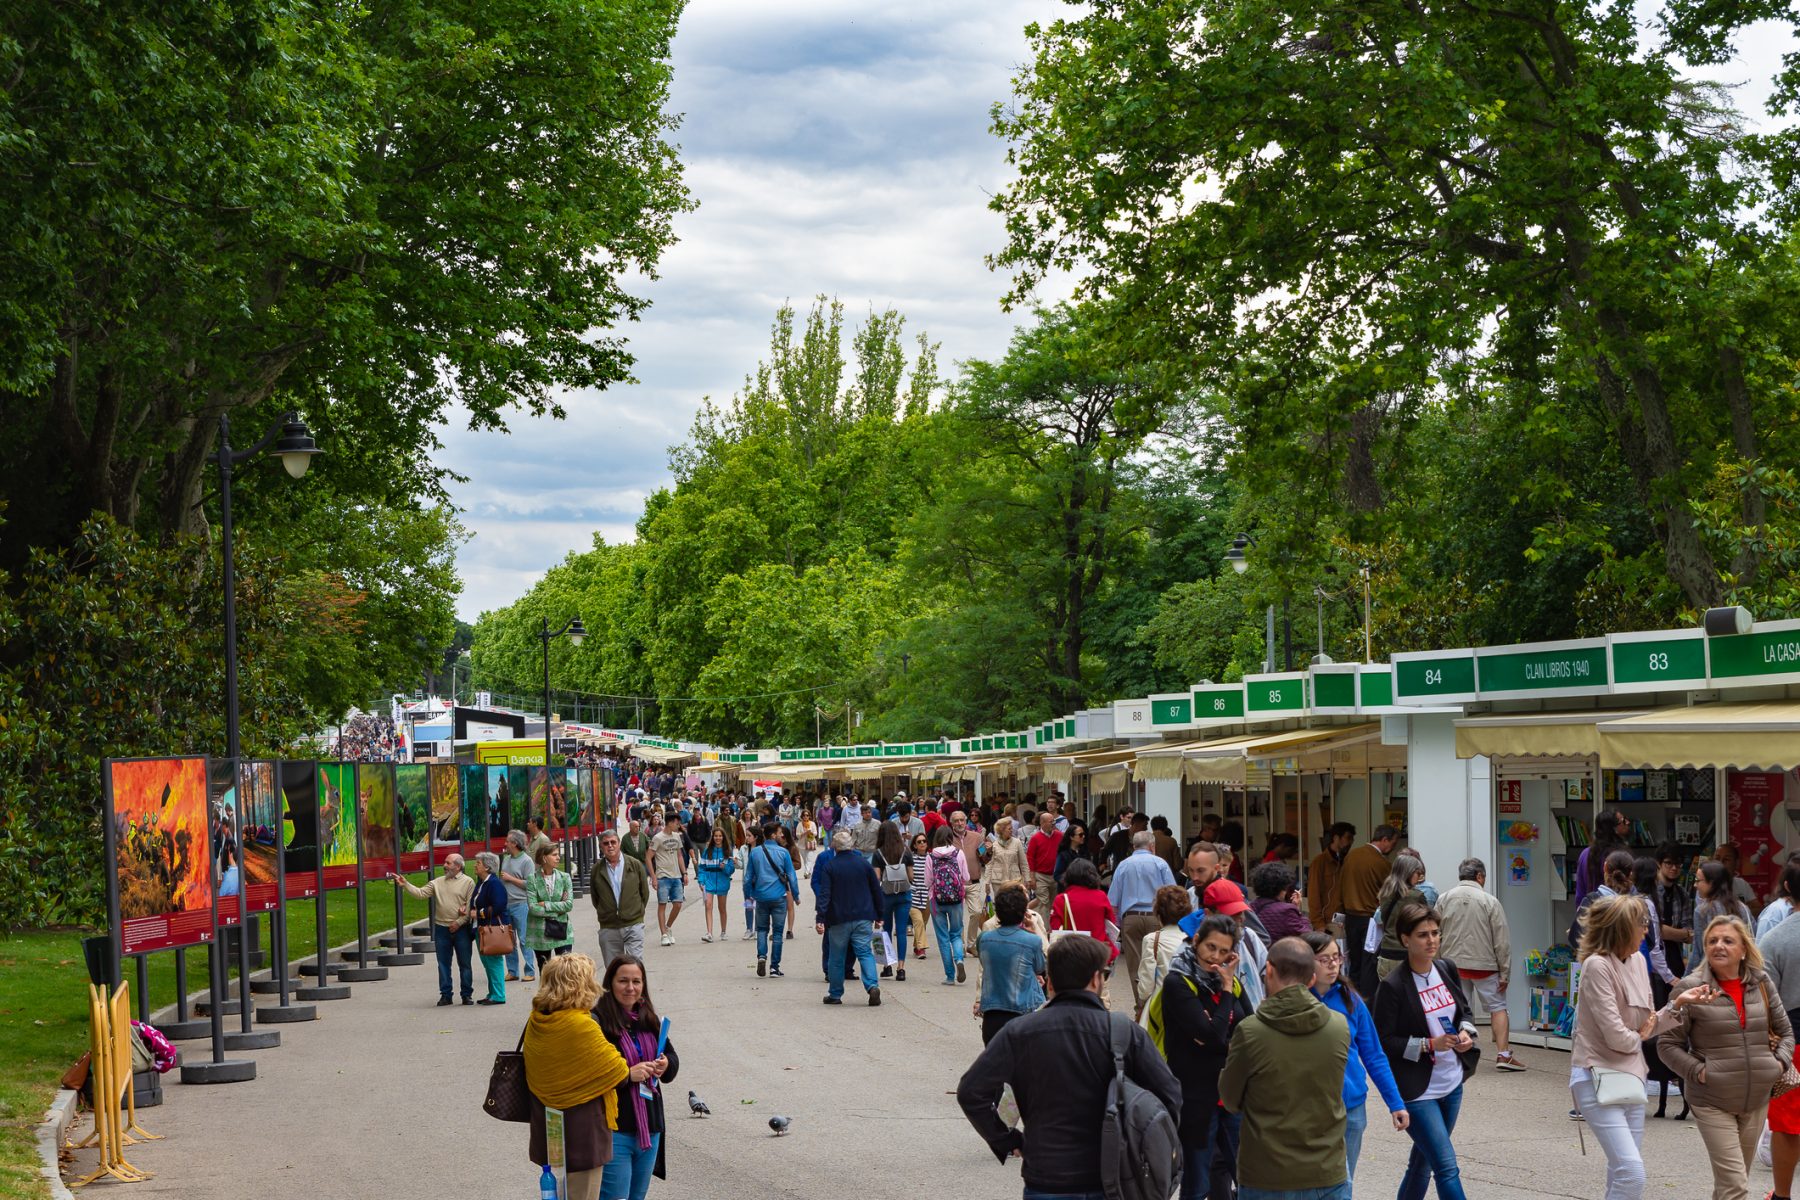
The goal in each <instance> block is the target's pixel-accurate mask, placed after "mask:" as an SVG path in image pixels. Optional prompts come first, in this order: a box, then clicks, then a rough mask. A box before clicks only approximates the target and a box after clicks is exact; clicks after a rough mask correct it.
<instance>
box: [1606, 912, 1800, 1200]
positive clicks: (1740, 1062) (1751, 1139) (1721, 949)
mask: <svg viewBox="0 0 1800 1200" xmlns="http://www.w3.org/2000/svg"><path fill="white" fill-rule="evenodd" d="M1700 954H1701V959H1700V964H1699V966H1698V967H1696V968H1695V969H1694V970H1693V971H1691V972H1690V973H1689V974H1688V976H1687V978H1685V979H1683V980H1682V981H1681V982H1680V983H1678V984H1676V985H1675V988H1676V990H1677V991H1679V992H1688V991H1692V990H1699V991H1700V992H1701V997H1700V998H1699V999H1697V1000H1695V1001H1694V1002H1692V1003H1689V1004H1686V1005H1683V1006H1682V1008H1681V1011H1680V1013H1679V1014H1678V1017H1677V1020H1676V1022H1675V1025H1674V1027H1673V1028H1671V1029H1669V1030H1668V1031H1667V1032H1666V1033H1664V1034H1663V1035H1662V1036H1661V1037H1660V1038H1658V1039H1657V1042H1656V1052H1657V1053H1658V1054H1659V1055H1661V1057H1662V1060H1663V1062H1665V1063H1667V1064H1668V1065H1669V1068H1670V1069H1671V1070H1672V1071H1674V1072H1675V1073H1676V1074H1677V1075H1679V1076H1681V1094H1682V1096H1683V1098H1685V1099H1686V1100H1687V1101H1688V1103H1689V1104H1690V1105H1691V1106H1692V1107H1693V1110H1694V1124H1695V1125H1697V1126H1699V1127H1700V1140H1701V1141H1702V1142H1704V1143H1705V1145H1706V1157H1707V1159H1708V1161H1709V1162H1710V1163H1711V1165H1712V1172H1713V1191H1712V1194H1713V1200H1744V1197H1746V1196H1748V1195H1749V1187H1750V1162H1751V1160H1752V1159H1753V1158H1754V1157H1755V1155H1756V1143H1757V1139H1758V1138H1760V1137H1761V1136H1762V1127H1763V1117H1764V1115H1765V1114H1766V1113H1767V1112H1768V1110H1769V1095H1770V1092H1771V1091H1772V1090H1773V1089H1774V1087H1775V1083H1776V1081H1778V1080H1779V1079H1780V1078H1781V1076H1782V1074H1783V1073H1784V1072H1785V1071H1786V1070H1787V1068H1788V1065H1789V1064H1790V1063H1792V1062H1793V1059H1794V1031H1793V1027H1792V1026H1790V1025H1789V1024H1788V1015H1787V1010H1786V1009H1784V1008H1782V1007H1781V1003H1780V1001H1779V1000H1778V999H1776V998H1775V989H1774V985H1773V984H1771V983H1770V981H1769V976H1768V973H1767V972H1766V971H1764V969H1763V959H1762V953H1761V952H1760V951H1759V950H1758V949H1757V948H1756V942H1755V941H1754V940H1752V938H1751V937H1750V926H1749V925H1748V924H1746V923H1745V921H1744V920H1743V919H1742V918H1741V917H1737V916H1716V917H1714V918H1713V919H1712V920H1710V921H1708V922H1707V923H1706V926H1705V928H1704V930H1703V931H1702V933H1701V936H1700ZM1586 990H1587V989H1586V983H1585V981H1584V983H1583V987H1582V991H1583V992H1584V993H1585V992H1586ZM1582 999H1583V1001H1584V1002H1585V1000H1586V996H1585V994H1584V995H1583V997H1582ZM1576 1009H1577V1013H1579V1011H1580V1005H1577V1006H1576Z"/></svg>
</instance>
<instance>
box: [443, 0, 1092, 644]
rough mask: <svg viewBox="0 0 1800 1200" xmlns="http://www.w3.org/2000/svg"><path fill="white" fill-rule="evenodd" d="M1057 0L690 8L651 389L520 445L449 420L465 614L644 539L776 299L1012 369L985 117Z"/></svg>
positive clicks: (589, 399)
mask: <svg viewBox="0 0 1800 1200" xmlns="http://www.w3.org/2000/svg"><path fill="white" fill-rule="evenodd" d="M1064 7H1065V6H1064V5H1063V4H1061V3H1059V2H1057V0H1005V2H1000V0H991V2H989V3H984V4H980V5H969V4H967V3H966V2H960V0H959V2H954V3H952V2H946V0H911V2H907V3H900V2H895V3H881V4H873V3H865V4H859V5H857V6H854V8H853V9H852V8H851V7H849V6H845V5H842V4H841V3H836V2H833V0H758V3H756V4H753V5H752V4H744V3H742V0H694V2H693V3H691V4H690V5H689V6H688V8H687V11H686V13H685V14H684V16H683V18H682V24H681V32H680V34H679V35H678V36H677V38H676V42H675V48H674V61H675V77H674V87H673V95H672V104H671V107H672V108H673V110H674V111H676V112H678V113H680V114H682V126H681V128H680V129H679V130H678V131H677V132H676V133H675V135H674V140H675V141H676V142H677V143H679V145H680V146H681V159H682V163H683V165H684V168H685V171H686V178H687V182H688V186H689V188H690V189H691V190H692V191H693V193H694V196H695V198H696V199H698V200H699V202H700V207H699V209H698V210H697V211H696V212H693V213H689V214H687V215H685V216H683V217H682V218H680V219H679V220H677V222H676V224H675V231H676V235H677V237H678V238H679V239H680V240H679V241H678V242H677V244H676V245H674V246H672V247H671V248H670V249H669V250H668V252H667V253H666V254H665V255H664V258H663V261H662V264H661V266H660V278H658V279H656V280H651V281H647V282H641V283H639V285H638V291H639V292H640V294H642V295H645V296H648V297H649V298H650V300H651V301H652V304H651V307H650V309H649V311H648V312H647V313H646V314H645V316H644V319H643V320H642V321H641V322H639V323H637V324H634V325H628V326H626V327H624V328H623V329H621V330H619V331H618V332H619V333H621V334H623V335H624V336H625V337H626V338H627V339H628V340H629V343H630V348H631V351H632V353H633V354H634V355H636V357H637V366H636V370H635V374H636V376H637V379H638V382H637V383H636V384H632V385H627V386H623V387H618V388H614V389H611V390H609V391H607V392H604V393H597V394H596V393H580V394H574V395H570V396H567V397H565V398H564V407H565V408H566V410H567V413H568V416H567V418H566V419H565V420H563V421H553V420H550V419H549V418H542V419H537V418H529V417H524V416H515V417H514V418H513V419H511V420H510V421H509V426H510V429H511V432H510V433H506V434H501V433H491V432H471V431H469V430H468V429H467V428H466V424H467V423H466V421H459V420H452V422H451V425H450V427H449V428H448V429H446V430H445V431H444V433H443V441H444V451H443V453H442V454H441V456H440V458H441V461H442V462H443V465H445V466H446V467H448V468H449V469H451V470H453V471H455V472H457V473H459V474H461V475H464V476H466V477H467V478H468V482H467V483H465V484H459V485H456V486H454V487H453V488H452V490H451V495H452V498H453V499H454V500H455V502H456V503H457V504H458V505H459V506H461V507H462V508H463V509H464V510H465V511H464V515H463V521H464V524H466V525H467V526H468V527H469V529H470V530H471V531H473V533H474V537H473V538H472V539H471V541H470V542H469V543H468V544H467V545H466V546H464V547H463V550H462V552H461V554H460V555H459V558H458V565H459V568H460V570H461V573H462V577H463V584H464V591H463V595H462V599H461V602H460V604H459V605H458V607H459V609H460V611H461V612H462V614H463V615H464V617H466V618H472V617H474V616H476V615H478V614H479V613H481V612H482V611H484V610H487V609H492V608H497V607H500V606H502V605H505V604H508V603H510V602H511V601H513V600H514V599H516V598H518V597H519V596H520V595H521V594H523V593H524V592H525V591H526V590H527V589H528V588H529V587H530V586H531V584H532V583H533V582H535V581H536V580H537V579H538V578H539V577H540V576H541V575H542V574H543V572H544V571H545V570H546V569H547V568H549V567H550V566H552V565H554V564H555V563H557V562H560V561H561V560H562V558H563V556H564V555H565V554H566V553H567V552H568V551H570V550H581V549H586V548H587V547H588V546H589V545H590V544H591V541H592V536H593V534H594V533H596V532H598V533H600V534H601V535H602V536H604V537H605V538H606V540H607V541H609V542H618V541H625V540H629V539H630V538H631V537H632V536H633V532H634V526H635V523H636V521H637V518H638V517H639V516H640V515H641V513H642V511H643V504H644V501H645V499H646V498H647V497H648V496H649V495H650V494H651V493H652V492H654V491H655V490H656V489H657V488H659V487H662V486H665V485H666V484H667V483H668V482H669V475H668V464H667V449H668V447H669V446H671V445H673V444H675V443H677V442H679V441H681V440H682V438H683V437H684V436H685V435H686V433H687V429H688V425H689V423H690V422H691V420H692V417H693V413H694V410H695V408H696V407H697V406H698V405H699V402H700V399H701V397H702V396H705V395H709V394H710V395H712V396H715V397H719V398H723V397H725V396H727V395H729V394H730V393H731V392H732V391H733V390H735V389H736V388H737V387H738V386H739V385H740V384H741V383H742V381H743V378H744V376H745V375H746V374H747V373H748V372H749V371H750V370H751V369H752V368H753V367H754V366H755V364H756V362H757V360H758V359H759V358H761V357H762V355H763V352H764V350H765V348H766V347H767V344H768V335H769V325H770V322H771V321H772V319H773V317H774V314H775V309H776V307H777V306H779V305H780V304H782V303H783V302H786V301H791V302H793V303H794V304H795V305H796V306H797V307H801V308H804V307H805V306H806V305H807V304H808V303H809V302H810V300H811V298H812V297H813V296H815V295H818V294H820V293H823V294H826V295H835V296H837V297H838V298H839V299H841V300H842V301H843V302H844V304H845V307H846V309H847V310H848V314H849V316H850V317H851V318H852V319H858V318H860V316H861V315H862V314H863V313H864V312H865V311H866V310H868V309H869V308H876V309H881V308H887V307H890V306H891V307H893V308H896V309H898V310H899V311H900V312H902V313H904V314H905V315H906V317H907V319H908V330H909V332H925V333H928V334H930V335H931V337H932V338H934V339H936V340H938V341H940V342H942V343H943V358H944V361H945V362H954V361H956V360H958V359H963V358H970V357H988V356H995V355H998V354H1000V353H1002V352H1004V349H1005V346H1006V342H1007V340H1008V338H1009V337H1010V336H1011V332H1012V329H1013V326H1014V325H1015V324H1016V318H1015V317H1014V316H1012V315H1009V314H1007V313H1004V312H1002V311H1001V309H1000V305H999V297H1000V295H1001V294H1002V292H1004V291H1005V289H1006V280H1005V279H1004V278H1003V277H1001V276H997V275H995V274H993V273H991V272H989V271H988V270H987V268H986V267H985V265H984V264H983V261H982V260H983V256H984V255H985V254H988V253H990V252H992V251H994V250H996V249H998V248H999V247H1000V244H1001V240H1002V238H1003V236H1004V228H1003V226H1002V224H1001V221H1000V218H999V217H998V215H996V214H994V213H992V212H990V211H988V208H987V202H988V198H989V197H990V196H991V195H992V194H994V193H995V192H997V191H999V190H1000V188H1001V186H1002V185H1003V184H1004V183H1005V181H1006V179H1007V176H1008V168H1007V166H1006V161H1005V147H1004V145H1003V144H1002V143H1001V142H1000V140H999V139H998V138H995V137H994V136H993V135H992V134H991V133H989V132H988V120H989V118H988V110H989V107H990V106H991V105H992V104H993V103H994V102H995V101H997V100H1002V99H1004V98H1006V97H1007V96H1008V95H1009V94H1010V92H1011V81H1012V76H1013V74H1014V73H1015V72H1016V71H1017V69H1018V66H1019V64H1021V63H1023V62H1024V61H1025V60H1026V59H1027V58H1028V47H1027V45H1026V41H1025V35H1024V28H1025V26H1026V24H1028V23H1029V22H1031V21H1033V20H1048V19H1052V18H1054V17H1055V16H1057V15H1060V13H1061V12H1062V11H1063V10H1064Z"/></svg>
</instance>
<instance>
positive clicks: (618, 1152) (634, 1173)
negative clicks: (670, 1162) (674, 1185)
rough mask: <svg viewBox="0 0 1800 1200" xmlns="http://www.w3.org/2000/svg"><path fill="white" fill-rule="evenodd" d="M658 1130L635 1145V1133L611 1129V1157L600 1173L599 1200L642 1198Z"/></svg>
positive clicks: (647, 1187)
mask: <svg viewBox="0 0 1800 1200" xmlns="http://www.w3.org/2000/svg"><path fill="white" fill-rule="evenodd" d="M661 1142H662V1134H660V1133H653V1134H651V1135H650V1145H649V1146H648V1147H647V1148H645V1149H643V1150H639V1149H638V1144H637V1134H635V1133H622V1132H620V1131H618V1130H616V1129H615V1130H614V1131H613V1155H612V1161H611V1162H609V1163H607V1164H606V1169H605V1170H604V1171H602V1172H601V1173H600V1195H601V1198H602V1200H607V1198H608V1197H610V1200H644V1194H645V1193H646V1192H648V1191H649V1190H650V1176H651V1173H652V1172H654V1171H655V1170H656V1147H657V1146H658V1145H659V1144H660V1143H661Z"/></svg>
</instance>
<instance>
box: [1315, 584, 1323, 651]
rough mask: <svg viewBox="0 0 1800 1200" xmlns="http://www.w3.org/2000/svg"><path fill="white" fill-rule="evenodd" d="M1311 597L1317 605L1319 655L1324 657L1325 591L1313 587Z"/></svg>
mask: <svg viewBox="0 0 1800 1200" xmlns="http://www.w3.org/2000/svg"><path fill="white" fill-rule="evenodd" d="M1313 599H1314V600H1315V601H1316V602H1317V603H1318V606H1319V657H1320V658H1324V657H1325V592H1324V590H1323V589H1321V588H1314V589H1313Z"/></svg>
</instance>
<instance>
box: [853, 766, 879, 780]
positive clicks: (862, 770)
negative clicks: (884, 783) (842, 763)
mask: <svg viewBox="0 0 1800 1200" xmlns="http://www.w3.org/2000/svg"><path fill="white" fill-rule="evenodd" d="M881 772H882V766H881V764H880V763H857V764H856V765H855V766H852V767H846V768H845V771H844V773H845V774H846V775H848V776H849V777H850V778H851V779H880V778H881Z"/></svg>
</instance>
